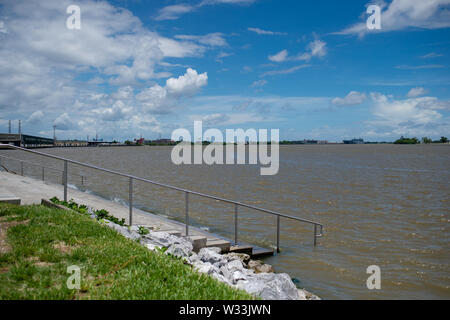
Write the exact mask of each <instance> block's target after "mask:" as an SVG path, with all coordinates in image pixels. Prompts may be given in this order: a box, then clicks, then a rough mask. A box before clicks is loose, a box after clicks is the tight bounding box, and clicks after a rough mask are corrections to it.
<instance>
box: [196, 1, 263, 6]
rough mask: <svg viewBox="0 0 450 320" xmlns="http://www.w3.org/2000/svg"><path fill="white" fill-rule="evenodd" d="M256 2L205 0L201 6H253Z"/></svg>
mask: <svg viewBox="0 0 450 320" xmlns="http://www.w3.org/2000/svg"><path fill="white" fill-rule="evenodd" d="M254 2H256V0H203V1H202V2H201V3H200V4H199V6H205V5H214V4H252V3H254Z"/></svg>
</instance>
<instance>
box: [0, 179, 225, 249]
mask: <svg viewBox="0 0 450 320" xmlns="http://www.w3.org/2000/svg"><path fill="white" fill-rule="evenodd" d="M0 194H4V195H5V197H6V196H7V197H9V198H20V199H21V204H41V200H42V199H50V198H53V197H55V196H56V197H58V198H59V199H61V200H62V199H63V198H64V188H63V186H62V185H59V184H54V183H50V182H43V181H41V180H36V179H33V178H29V177H24V176H21V175H18V174H13V173H8V172H5V171H0ZM67 198H68V199H73V200H74V201H75V202H77V203H79V204H85V205H87V206H90V207H92V208H94V209H97V210H99V209H106V210H108V211H109V213H110V214H112V215H114V216H115V217H117V218H119V219H122V218H124V219H125V221H126V222H127V223H128V221H129V208H128V207H126V206H124V205H122V204H119V203H116V202H112V201H109V200H106V199H103V198H100V197H98V196H95V195H91V194H88V193H85V192H82V191H79V190H76V189H71V188H68V190H67ZM133 225H143V226H147V227H150V228H152V229H153V230H156V231H167V232H169V231H170V232H171V233H178V234H181V235H183V236H184V235H185V225H184V224H182V223H180V222H177V221H173V220H169V219H166V218H164V217H161V216H157V215H154V214H151V213H147V212H144V211H142V210H139V209H136V208H133ZM189 235H190V236H199V237H200V236H201V237H206V239H207V244H206V246H207V247H213V246H216V247H220V248H222V250H223V251H228V250H230V242H229V241H226V240H224V239H222V238H220V237H218V236H215V235H212V234H210V233H207V232H205V231H203V230H200V229H198V228H195V227H192V226H191V227H189Z"/></svg>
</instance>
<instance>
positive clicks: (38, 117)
mask: <svg viewBox="0 0 450 320" xmlns="http://www.w3.org/2000/svg"><path fill="white" fill-rule="evenodd" d="M43 118H44V113H43V112H42V111H41V110H38V111H35V112H33V113H32V114H31V115H30V117H29V118H28V120H27V122H29V123H31V124H37V123H40V122H41V121H42V119H43Z"/></svg>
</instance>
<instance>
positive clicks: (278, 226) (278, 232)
mask: <svg viewBox="0 0 450 320" xmlns="http://www.w3.org/2000/svg"><path fill="white" fill-rule="evenodd" d="M277 252H278V253H280V216H279V215H277Z"/></svg>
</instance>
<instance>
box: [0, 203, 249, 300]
mask: <svg viewBox="0 0 450 320" xmlns="http://www.w3.org/2000/svg"><path fill="white" fill-rule="evenodd" d="M0 223H1V224H2V228H3V227H4V226H5V224H8V225H9V228H8V230H7V243H8V245H9V250H8V251H7V252H4V253H0V299H162V300H165V299H172V300H177V299H187V300H198V299H200V300H213V299H214V300H228V299H229V300H236V299H253V298H252V296H250V295H249V294H247V293H245V292H244V291H239V290H235V289H233V288H231V287H229V286H227V285H225V284H223V283H220V282H219V281H217V280H215V279H213V278H211V277H209V276H206V275H202V274H199V273H197V272H195V271H194V270H192V267H191V266H189V265H186V264H184V263H183V261H181V260H179V259H176V258H174V257H171V256H167V255H165V254H163V253H161V252H153V251H149V250H148V249H146V248H145V247H143V246H141V245H140V244H138V243H137V242H135V241H132V240H129V239H126V238H124V237H123V236H121V235H119V234H118V233H116V232H115V231H114V230H111V229H109V228H108V227H105V226H102V225H100V224H99V223H98V222H97V221H96V220H93V219H90V218H89V217H86V216H84V215H81V214H78V213H74V212H69V211H65V210H59V209H53V208H47V207H43V206H14V205H6V204H0ZM3 246H4V243H3ZM3 251H5V249H4V248H3ZM70 265H77V266H79V267H80V268H81V288H80V290H76V289H68V288H67V286H66V281H67V279H68V277H69V276H70V274H68V273H67V267H68V266H70Z"/></svg>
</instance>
